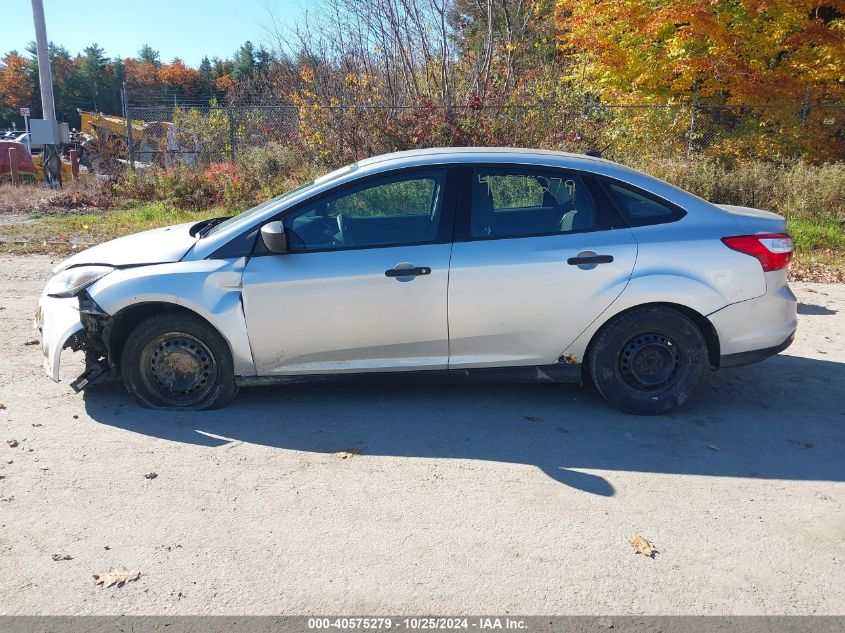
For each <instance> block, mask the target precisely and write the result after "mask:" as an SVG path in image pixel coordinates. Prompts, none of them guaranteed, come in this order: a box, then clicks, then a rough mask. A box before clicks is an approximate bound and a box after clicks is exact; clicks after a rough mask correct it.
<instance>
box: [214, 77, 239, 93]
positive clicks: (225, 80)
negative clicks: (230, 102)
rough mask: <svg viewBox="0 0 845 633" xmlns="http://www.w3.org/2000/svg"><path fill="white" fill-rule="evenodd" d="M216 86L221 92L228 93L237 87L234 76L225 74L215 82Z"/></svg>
mask: <svg viewBox="0 0 845 633" xmlns="http://www.w3.org/2000/svg"><path fill="white" fill-rule="evenodd" d="M214 86H215V87H216V88H217V89H218V90H220V91H221V92H228V91H229V90H231V89H232V88H234V87H235V80H234V79H232V75H230V74H229V73H225V74H223V75H220V76H219V77H218V78H217V81H215V82H214Z"/></svg>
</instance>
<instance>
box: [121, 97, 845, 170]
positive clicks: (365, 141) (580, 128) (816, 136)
mask: <svg viewBox="0 0 845 633" xmlns="http://www.w3.org/2000/svg"><path fill="white" fill-rule="evenodd" d="M126 110H127V116H128V117H129V118H131V119H132V120H133V121H135V123H136V124H135V125H133V126H131V127H132V132H133V134H132V138H127V139H126V141H127V145H128V147H129V150H130V155H131V157H132V158H133V159H134V160H135V161H140V162H145V163H156V164H160V165H164V166H171V165H176V164H182V165H207V164H209V163H212V162H222V161H227V160H236V159H237V158H238V156H239V155H240V154H242V153H244V152H248V151H252V148H261V147H265V146H267V145H268V144H270V143H278V144H282V145H286V146H291V147H293V148H296V149H299V150H302V151H303V152H304V153H305V155H306V156H309V157H311V158H314V159H317V160H319V161H321V162H323V163H325V164H327V165H339V164H345V163H348V162H352V161H355V160H359V159H361V158H365V157H367V156H372V155H376V154H381V153H385V152H390V151H398V150H405V149H414V148H420V147H430V146H469V145H478V146H511V147H516V146H520V147H539V148H545V149H555V150H563V151H574V152H587V151H597V152H600V153H601V155H602V156H605V157H608V158H611V159H614V160H620V161H628V162H630V161H636V160H638V159H644V158H687V157H693V156H711V157H718V158H722V159H728V160H733V159H742V158H750V159H762V160H777V159H785V158H793V157H801V158H804V159H805V160H808V161H809V162H814V163H820V162H826V161H842V160H845V105H843V104H830V105H815V104H814V105H808V104H806V103H797V104H784V105H731V106H724V105H691V104H685V105H652V104H635V105H630V104H626V105H595V104H591V105H573V104H563V105H561V104H529V105H506V106H489V105H488V106H481V107H449V108H445V107H439V106H433V105H425V106H419V107H410V106H382V105H377V106H374V105H343V106H339V105H331V106H324V105H319V104H313V105H308V106H294V105H260V104H259V105H255V104H253V105H231V106H217V105H208V104H207V103H205V104H191V103H182V104H173V103H171V104H144V105H137V104H127V105H126Z"/></svg>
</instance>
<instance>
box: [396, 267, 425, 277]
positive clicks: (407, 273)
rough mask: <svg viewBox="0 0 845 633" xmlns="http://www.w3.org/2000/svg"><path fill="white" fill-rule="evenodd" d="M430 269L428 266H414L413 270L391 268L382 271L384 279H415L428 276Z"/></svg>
mask: <svg viewBox="0 0 845 633" xmlns="http://www.w3.org/2000/svg"><path fill="white" fill-rule="evenodd" d="M430 274H431V268H429V267H428V266H416V267H414V268H391V269H390V270H385V271H384V276H385V277H417V276H419V275H430Z"/></svg>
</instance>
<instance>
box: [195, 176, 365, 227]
mask: <svg viewBox="0 0 845 633" xmlns="http://www.w3.org/2000/svg"><path fill="white" fill-rule="evenodd" d="M356 169H358V163H352V164H350V165H346V166H345V167H341V168H340V169H335V170H334V171H332V172H329V173H328V174H325V175H323V176H320V177H319V178H316V179H314V180H312V181H311V182H306V183H305V184H304V185H299V186H298V187H297V188H296V189H291V190H290V191H288V192H287V193H283V194H282V195H280V196H276V197H275V198H271V199H270V200H267V201H266V202H262V203H261V204H259V205H258V206H257V207H252V208H251V209H249V210H248V211H244V212H243V213H239V214H238V215H233V216H232V217H231V218H229V219H228V220H225V221H223V222H221V223H220V224H215V225H214V226H212V227H211V228H210V229H209V230H208V232H207V233H205V234H204V235H203V237H208V236H209V235H213V234H215V233H217V231H222V230H224V229H227V228H229V227H230V226H233V225H235V224H239V223H241V222H243V221H246V220H248V219H249V218H250V217H251V216H253V215H255V214H256V213H261V212H262V211H264V210H265V209H267V208H269V207H271V206H273V205H275V204H276V203H278V202H283V201H284V200H286V199H288V198H293V197H294V196H295V195H297V194H300V193H302V192H303V191H304V190H306V189H310V188H311V187H314V186H316V185H322V184H323V183H324V182H328V181H329V180H334V179H335V178H338V177H340V176H342V175H344V174H347V173H349V172H351V171H355V170H356Z"/></svg>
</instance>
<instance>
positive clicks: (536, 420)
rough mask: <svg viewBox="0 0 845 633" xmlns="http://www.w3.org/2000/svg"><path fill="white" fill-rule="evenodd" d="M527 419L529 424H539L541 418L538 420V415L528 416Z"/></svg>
mask: <svg viewBox="0 0 845 633" xmlns="http://www.w3.org/2000/svg"><path fill="white" fill-rule="evenodd" d="M525 419H526V420H528V421H529V422H539V421H540V418H538V417H537V416H536V415H526V416H525Z"/></svg>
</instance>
